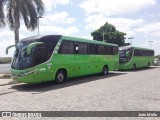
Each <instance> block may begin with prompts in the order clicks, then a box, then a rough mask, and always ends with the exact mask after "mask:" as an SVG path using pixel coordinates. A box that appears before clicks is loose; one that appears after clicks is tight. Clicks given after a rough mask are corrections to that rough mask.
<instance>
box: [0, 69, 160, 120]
mask: <svg viewBox="0 0 160 120" xmlns="http://www.w3.org/2000/svg"><path fill="white" fill-rule="evenodd" d="M17 110H18V111H30V110H36V111H47V110H48V111H56V110H58V111H59V110H60V111H159V110H160V67H151V68H149V69H141V70H137V71H133V72H132V71H129V72H118V71H117V72H112V73H110V74H109V75H108V76H100V75H93V76H87V77H81V78H75V79H71V80H68V81H66V82H65V83H63V84H61V85H55V84H53V83H45V84H38V85H27V84H19V83H16V82H14V81H11V80H10V79H0V111H17ZM46 119H48V118H46ZM50 119H51V118H50ZM58 119H63V118H58ZM65 119H70V118H65ZM72 119H73V120H75V119H79V118H72ZM81 119H84V120H85V119H90V118H81ZM94 119H98V118H93V120H94ZM99 119H102V120H112V119H116V120H119V119H122V120H123V119H125V120H126V119H127V120H136V119H138V118H99ZM139 119H143V120H144V119H145V120H150V118H139ZM154 119H156V120H159V119H160V118H159V119H158V118H152V119H151V120H154Z"/></svg>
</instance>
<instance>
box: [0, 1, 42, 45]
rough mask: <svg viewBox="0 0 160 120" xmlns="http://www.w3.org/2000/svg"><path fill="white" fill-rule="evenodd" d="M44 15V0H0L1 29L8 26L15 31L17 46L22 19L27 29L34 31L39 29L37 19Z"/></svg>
mask: <svg viewBox="0 0 160 120" xmlns="http://www.w3.org/2000/svg"><path fill="white" fill-rule="evenodd" d="M4 9H6V10H4ZM5 11H6V13H5ZM43 14H44V4H43V1H42V0H0V28H3V27H5V26H6V25H8V26H9V28H10V29H11V30H12V31H14V34H15V43H16V44H17V43H18V41H19V28H20V19H21V18H23V20H24V23H25V26H26V27H27V29H28V30H31V31H32V30H35V28H37V25H38V18H37V17H38V16H42V15H43Z"/></svg>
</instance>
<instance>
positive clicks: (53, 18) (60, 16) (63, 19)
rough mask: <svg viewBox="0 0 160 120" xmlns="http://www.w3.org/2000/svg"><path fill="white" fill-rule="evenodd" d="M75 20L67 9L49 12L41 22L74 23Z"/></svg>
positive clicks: (55, 23)
mask: <svg viewBox="0 0 160 120" xmlns="http://www.w3.org/2000/svg"><path fill="white" fill-rule="evenodd" d="M74 21H75V19H74V18H72V17H70V16H69V13H67V12H66V11H62V12H58V13H55V14H49V15H47V16H45V17H44V18H41V19H40V22H41V23H42V24H45V25H58V24H59V25H63V24H72V23H73V22H74Z"/></svg>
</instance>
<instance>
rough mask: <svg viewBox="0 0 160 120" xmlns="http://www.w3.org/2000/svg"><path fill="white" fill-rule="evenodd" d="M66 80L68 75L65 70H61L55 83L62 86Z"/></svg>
mask: <svg viewBox="0 0 160 120" xmlns="http://www.w3.org/2000/svg"><path fill="white" fill-rule="evenodd" d="M65 79H66V74H65V71H64V70H59V71H58V72H57V74H56V78H55V82H56V83H58V84H60V83H63V82H64V80H65Z"/></svg>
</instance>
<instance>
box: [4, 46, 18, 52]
mask: <svg viewBox="0 0 160 120" xmlns="http://www.w3.org/2000/svg"><path fill="white" fill-rule="evenodd" d="M12 47H16V49H17V45H11V46H8V47H7V48H6V54H8V50H9V49H10V48H12Z"/></svg>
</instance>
